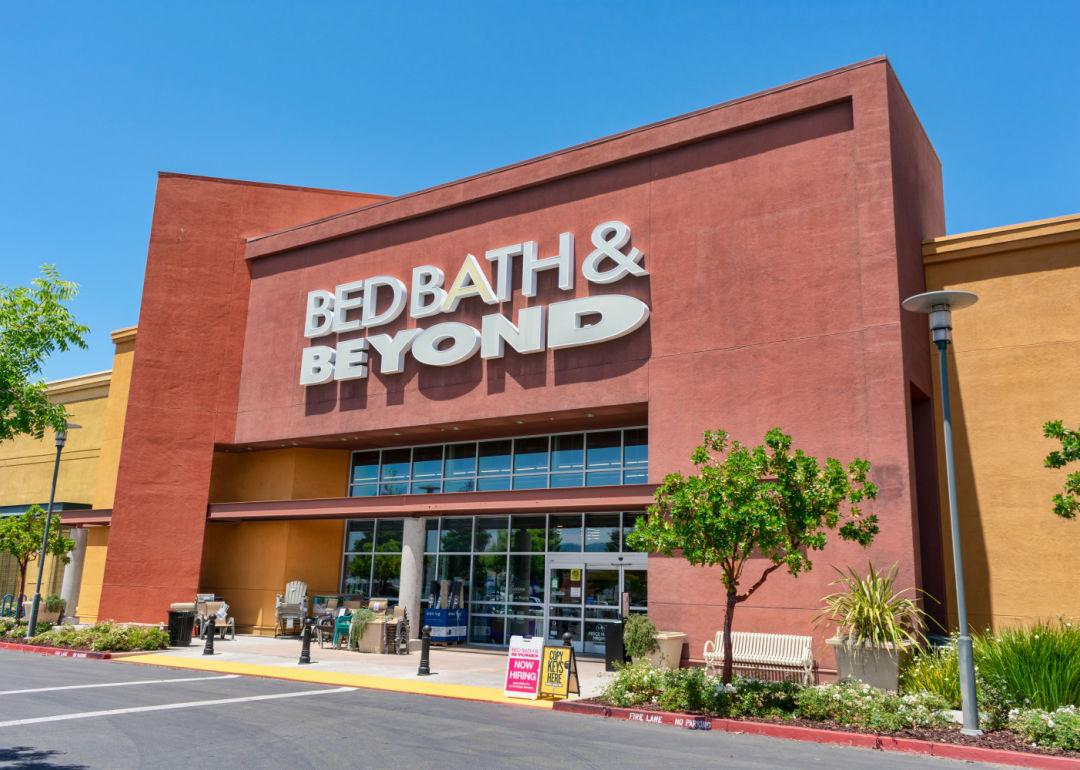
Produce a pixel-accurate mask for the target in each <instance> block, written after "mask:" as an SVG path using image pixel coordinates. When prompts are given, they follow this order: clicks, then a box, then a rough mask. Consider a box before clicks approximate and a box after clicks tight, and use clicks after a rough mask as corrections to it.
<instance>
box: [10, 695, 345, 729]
mask: <svg viewBox="0 0 1080 770" xmlns="http://www.w3.org/2000/svg"><path fill="white" fill-rule="evenodd" d="M355 691H356V688H355V687H336V688H334V689H332V690H302V691H301V692H281V693H275V694H274V695H249V696H247V697H244V698H222V699H220V700H193V701H187V702H185V703H165V704H162V705H160V706H135V707H132V708H126V709H109V710H107V711H80V712H78V713H75V714H57V715H56V716H51V717H34V718H32V719H12V720H10V721H8V722H0V728H2V727H21V726H24V725H36V724H39V723H41V722H64V721H67V720H69V719H89V718H91V717H111V716H118V715H120V714H138V713H139V712H142V711H170V710H171V709H190V708H196V707H198V706H224V705H226V704H228V703H249V702H251V701H260V700H277V699H278V698H303V697H305V696H307V695H332V694H334V693H339V692H355Z"/></svg>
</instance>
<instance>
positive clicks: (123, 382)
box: [93, 327, 135, 508]
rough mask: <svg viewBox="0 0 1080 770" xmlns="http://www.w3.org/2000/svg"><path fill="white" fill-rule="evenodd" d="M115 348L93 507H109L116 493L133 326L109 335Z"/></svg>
mask: <svg viewBox="0 0 1080 770" xmlns="http://www.w3.org/2000/svg"><path fill="white" fill-rule="evenodd" d="M112 339H113V343H114V344H115V345H116V348H115V352H114V353H113V369H112V383H111V386H110V388H109V399H108V402H107V404H106V406H105V420H104V424H103V425H102V430H101V457H100V459H99V460H98V472H97V480H96V483H95V485H94V498H93V503H94V507H95V508H112V504H113V495H114V494H115V492H116V472H117V470H118V469H119V467H120V445H121V443H122V442H123V440H124V415H125V413H126V412H127V401H128V390H129V389H130V387H131V365H132V362H133V361H134V359H135V327H131V328H129V329H120V330H119V331H115V332H113V333H112Z"/></svg>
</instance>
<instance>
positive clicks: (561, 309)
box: [300, 220, 649, 386]
mask: <svg viewBox="0 0 1080 770" xmlns="http://www.w3.org/2000/svg"><path fill="white" fill-rule="evenodd" d="M590 239H591V241H592V244H593V246H594V247H595V248H594V249H593V250H592V251H591V252H590V253H589V254H588V256H586V257H585V259H584V261H583V262H582V263H581V274H582V276H583V277H584V278H585V280H586V281H588V282H589V283H594V284H601V285H604V284H611V283H615V282H616V281H619V280H620V279H622V278H625V277H626V276H632V277H642V276H646V275H648V274H649V273H648V271H647V270H646V269H645V268H644V267H643V266H642V264H641V262H642V259H643V258H644V256H645V254H644V253H643V252H642V251H641V250H639V249H637V248H634V247H630V248H627V246H628V245H629V243H630V227H629V226H628V225H626V224H625V223H623V222H620V221H617V220H613V221H610V222H603V223H602V224H599V225H597V226H596V227H594V228H593V231H592V234H591V236H590ZM538 255H539V249H538V248H537V244H536V241H524V242H522V243H515V244H513V245H510V246H502V247H499V248H495V249H491V250H489V251H487V252H485V254H484V256H485V257H486V259H487V260H488V261H489V262H492V263H494V266H495V283H494V285H492V283H491V281H489V280H488V277H487V274H486V272H485V271H484V270H483V269H481V266H480V261H479V260H478V259H477V258H476V257H475V256H473V255H472V254H468V255H466V257H465V260H464V262H462V264H461V269H460V270H458V273H457V276H456V277H455V278H454V279H453V281H451V282H450V284H449V288H447V284H446V275H445V274H444V273H443V271H442V270H441V269H439V268H437V267H434V266H433V265H421V266H420V267H414V268H413V270H412V281H411V284H410V285H409V286H406V285H405V283H404V282H403V281H402V280H400V279H398V278H395V277H393V276H389V275H376V276H372V277H371V278H365V279H364V280H361V281H351V282H349V283H343V284H340V285H338V286H337V287H335V289H334V291H332V292H331V291H327V290H325V289H316V290H315V291H311V292H308V296H307V312H306V313H305V316H304V336H305V337H306V338H307V339H311V340H314V339H318V338H320V337H325V336H327V335H329V334H343V333H348V332H357V331H361V330H366V329H373V328H376V327H379V326H385V325H386V324H389V323H391V322H393V321H395V320H396V319H397V318H399V317H400V316H401V314H402V313H403V312H404V311H405V307H406V304H407V305H408V308H409V316H410V317H412V318H429V317H432V316H437V315H440V314H443V313H453V312H454V311H455V310H457V308H458V304H459V303H460V302H461V300H463V299H467V298H469V297H479V298H480V299H481V301H483V302H484V303H485V304H488V305H498V304H499V303H502V302H508V301H510V298H511V287H512V286H513V283H512V269H513V266H514V261H515V259H516V260H517V263H518V264H519V265H520V271H521V294H522V295H523V296H525V297H535V296H536V293H537V275H538V274H539V273H541V272H543V271H546V270H556V271H558V284H559V289H561V290H562V291H573V289H574V266H575V263H576V260H575V253H574V234H573V233H561V234H560V235H559V253H558V254H556V255H554V256H551V257H540V256H538ZM648 319H649V306H648V305H647V304H645V303H644V302H642V301H641V300H640V299H638V298H636V297H630V296H627V295H624V294H599V295H595V296H590V297H578V298H575V299H569V300H565V301H563V302H552V303H551V304H549V305H547V306H546V307H545V306H542V305H537V306H533V307H526V308H521V309H520V310H518V313H517V319H516V322H515V321H513V320H511V319H509V318H507V317H506V316H504V315H502V314H501V313H492V314H490V315H485V316H483V317H482V318H481V319H480V328H479V329H477V328H476V327H474V326H471V325H469V324H466V323H461V322H459V321H445V322H442V323H437V324H435V325H434V326H429V327H427V328H412V329H401V330H400V331H398V332H397V333H396V334H392V335H391V334H385V333H384V334H369V335H368V336H366V337H356V338H353V339H348V340H339V341H338V342H337V345H336V346H333V347H331V346H329V345H311V346H309V347H307V348H304V350H303V352H302V354H301V361H300V384H301V385H304V386H309V385H322V384H324V383H327V382H331V381H333V380H354V379H360V378H362V377H367V375H368V354H369V351H370V350H375V351H376V352H377V353H378V354H379V372H380V373H382V374H400V373H401V372H403V371H405V356H406V354H408V353H411V354H412V356H413V358H415V359H416V360H417V361H419V362H420V363H422V364H427V365H428V366H453V365H455V364H460V363H462V362H464V361H467V360H468V359H470V358H472V357H473V356H474V355H476V353H477V351H479V353H480V357H481V358H484V359H489V358H502V356H503V355H504V351H505V346H506V345H509V346H510V347H512V348H513V349H514V350H516V351H517V352H519V353H541V352H543V351H544V350H545V349H547V348H551V349H552V350H560V349H563V348H572V347H579V346H581V345H595V344H597V343H600V342H608V341H609V340H614V339H618V338H619V337H623V336H625V335H627V334H630V333H631V332H632V331H634V330H635V329H638V328H639V327H641V326H642V325H643V324H644V323H645V322H646V321H647V320H648Z"/></svg>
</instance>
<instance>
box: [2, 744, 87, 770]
mask: <svg viewBox="0 0 1080 770" xmlns="http://www.w3.org/2000/svg"><path fill="white" fill-rule="evenodd" d="M61 753H62V752H59V751H54V750H52V749H35V748H33V747H32V746H10V747H8V746H0V767H3V768H4V769H5V770H8V768H11V769H12V770H14V769H15V768H32V767H49V768H54V769H55V770H88V766H87V765H75V764H69V763H67V762H55V761H53V757H56V756H57V755H59V754H61Z"/></svg>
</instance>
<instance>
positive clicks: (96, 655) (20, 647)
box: [0, 642, 112, 660]
mask: <svg viewBox="0 0 1080 770" xmlns="http://www.w3.org/2000/svg"><path fill="white" fill-rule="evenodd" d="M0 650H13V651H15V652H33V653H36V654H38V655H54V656H56V657H58V658H89V659H91V660H109V659H111V658H112V653H111V652H93V651H91V650H69V649H67V648H66V647H42V646H40V645H37V644H18V643H16V642H0Z"/></svg>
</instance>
